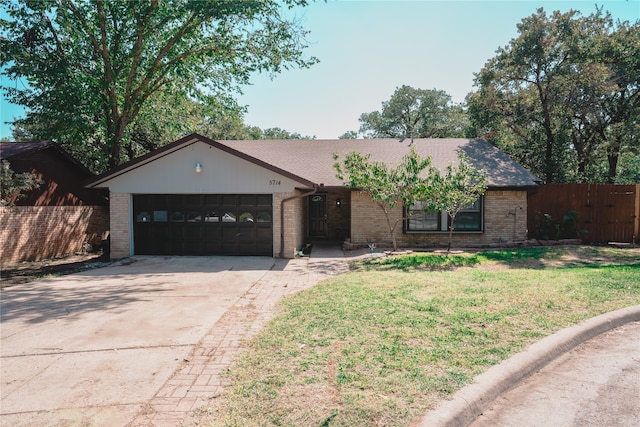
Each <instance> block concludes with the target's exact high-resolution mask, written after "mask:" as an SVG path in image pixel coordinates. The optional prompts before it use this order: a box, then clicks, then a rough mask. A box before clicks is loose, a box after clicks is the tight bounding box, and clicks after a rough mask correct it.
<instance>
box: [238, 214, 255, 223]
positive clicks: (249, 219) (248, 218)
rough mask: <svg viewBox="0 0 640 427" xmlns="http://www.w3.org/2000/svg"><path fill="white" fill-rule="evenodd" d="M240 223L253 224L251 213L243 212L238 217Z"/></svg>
mask: <svg viewBox="0 0 640 427" xmlns="http://www.w3.org/2000/svg"><path fill="white" fill-rule="evenodd" d="M240 222H253V215H252V214H251V212H244V213H242V215H240Z"/></svg>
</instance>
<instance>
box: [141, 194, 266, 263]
mask: <svg viewBox="0 0 640 427" xmlns="http://www.w3.org/2000/svg"><path fill="white" fill-rule="evenodd" d="M133 221H134V227H133V228H134V230H133V236H134V252H135V254H136V255H266V256H272V255H273V198H272V196H271V194H136V195H134V196H133Z"/></svg>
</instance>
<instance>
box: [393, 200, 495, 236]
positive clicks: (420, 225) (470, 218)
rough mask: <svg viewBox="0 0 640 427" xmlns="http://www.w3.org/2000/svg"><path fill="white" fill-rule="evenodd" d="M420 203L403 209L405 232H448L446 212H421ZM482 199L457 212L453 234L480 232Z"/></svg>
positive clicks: (448, 221)
mask: <svg viewBox="0 0 640 427" xmlns="http://www.w3.org/2000/svg"><path fill="white" fill-rule="evenodd" d="M423 206H424V205H423V203H422V202H415V203H414V204H413V205H412V206H410V207H407V208H405V216H406V217H407V219H406V220H405V231H406V232H407V233H428V232H443V231H449V225H450V223H451V222H450V221H451V220H450V219H449V215H447V213H446V212H444V211H440V212H435V211H427V212H425V211H424V210H423ZM482 209H483V198H482V197H481V198H480V199H478V200H476V201H475V202H474V203H473V204H471V205H469V206H468V207H466V208H465V209H463V210H461V211H460V212H458V214H457V215H456V219H455V221H454V222H453V232H454V233H455V232H460V233H464V232H470V231H482V229H483V227H482V222H483V217H482Z"/></svg>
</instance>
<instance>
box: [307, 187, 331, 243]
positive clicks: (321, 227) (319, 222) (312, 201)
mask: <svg viewBox="0 0 640 427" xmlns="http://www.w3.org/2000/svg"><path fill="white" fill-rule="evenodd" d="M309 237H327V195H326V194H314V195H312V196H309Z"/></svg>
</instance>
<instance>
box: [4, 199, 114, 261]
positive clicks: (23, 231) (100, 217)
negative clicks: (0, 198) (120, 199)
mask: <svg viewBox="0 0 640 427" xmlns="http://www.w3.org/2000/svg"><path fill="white" fill-rule="evenodd" d="M107 231H109V208H107V207H106V206H15V207H0V260H2V265H3V266H7V265H11V264H15V263H18V262H21V261H38V260H42V259H49V258H59V257H64V256H68V255H73V254H76V253H80V252H82V251H83V250H84V249H85V245H86V244H87V243H90V242H92V241H95V240H96V239H97V241H99V240H100V239H101V238H102V236H103V234H104V233H105V232H107Z"/></svg>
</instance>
